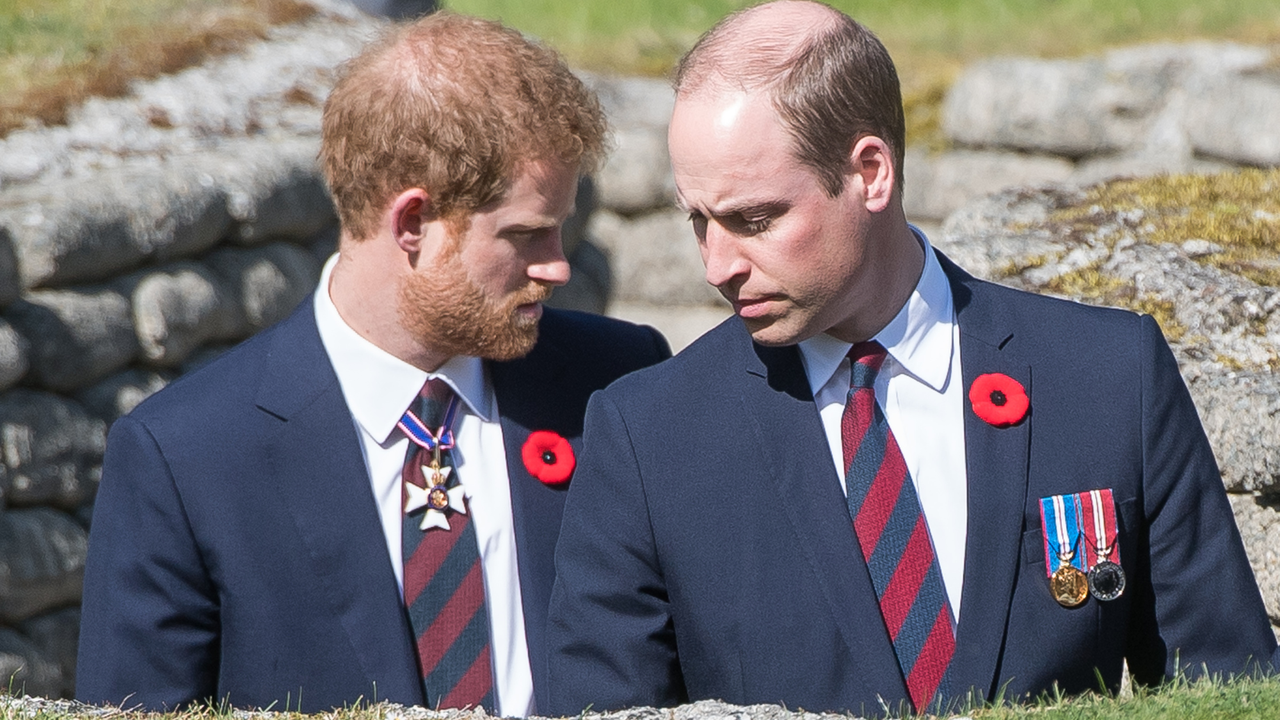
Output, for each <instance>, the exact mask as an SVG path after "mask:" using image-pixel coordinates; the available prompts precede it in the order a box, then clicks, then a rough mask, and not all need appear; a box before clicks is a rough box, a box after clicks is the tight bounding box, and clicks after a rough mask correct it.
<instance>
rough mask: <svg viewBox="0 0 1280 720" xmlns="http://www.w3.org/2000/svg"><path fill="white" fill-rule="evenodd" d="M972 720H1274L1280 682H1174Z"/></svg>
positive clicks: (1279, 707)
mask: <svg viewBox="0 0 1280 720" xmlns="http://www.w3.org/2000/svg"><path fill="white" fill-rule="evenodd" d="M970 717H972V718H973V720H1164V719H1166V718H1168V719H1171V720H1252V719H1254V718H1257V719H1258V720H1272V719H1274V718H1278V717H1280V680H1276V679H1269V680H1252V679H1246V680H1236V681H1233V682H1227V683H1224V682H1215V681H1212V680H1207V679H1206V680H1198V681H1195V682H1185V681H1183V682H1175V683H1171V684H1169V685H1166V686H1164V687H1161V688H1157V689H1146V688H1141V687H1139V688H1137V689H1136V690H1135V691H1134V692H1133V693H1132V694H1130V695H1129V696H1127V697H1121V698H1111V697H1107V696H1104V695H1092V694H1090V695H1082V696H1078V697H1074V698H1055V697H1051V696H1046V697H1043V698H1041V699H1040V700H1039V701H1038V702H1035V703H1029V704H1027V705H1020V706H1008V705H1006V706H1004V707H994V708H984V709H979V710H975V711H974V712H972V713H971V714H970Z"/></svg>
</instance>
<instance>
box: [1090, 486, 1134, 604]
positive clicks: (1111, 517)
mask: <svg viewBox="0 0 1280 720" xmlns="http://www.w3.org/2000/svg"><path fill="white" fill-rule="evenodd" d="M1080 514H1081V516H1082V518H1081V520H1082V523H1081V524H1082V525H1083V526H1084V527H1083V528H1082V530H1083V532H1084V537H1085V547H1086V548H1088V551H1090V552H1091V553H1092V557H1091V558H1087V559H1091V560H1092V563H1090V565H1089V594H1091V595H1093V596H1094V597H1095V598H1097V599H1099V600H1102V601H1104V602H1106V601H1110V600H1115V599H1116V598H1118V597H1120V595H1121V594H1123V593H1124V584H1125V577H1124V569H1123V568H1121V567H1120V564H1119V563H1117V562H1116V560H1119V559H1120V551H1119V550H1118V549H1117V548H1116V536H1117V534H1118V529H1117V525H1116V507H1115V499H1114V498H1113V497H1112V495H1111V490H1110V488H1107V489H1103V490H1090V491H1089V492H1087V493H1080Z"/></svg>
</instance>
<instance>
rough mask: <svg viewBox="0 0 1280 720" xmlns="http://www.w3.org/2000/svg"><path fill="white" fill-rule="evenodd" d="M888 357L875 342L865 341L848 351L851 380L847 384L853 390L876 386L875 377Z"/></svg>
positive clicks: (882, 347) (881, 346) (882, 348)
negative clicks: (851, 369)
mask: <svg viewBox="0 0 1280 720" xmlns="http://www.w3.org/2000/svg"><path fill="white" fill-rule="evenodd" d="M886 357H888V353H887V352H886V351H885V349H884V346H883V345H881V344H880V343H878V342H876V341H875V340H865V341H863V342H860V343H857V344H855V345H854V346H853V347H852V348H850V349H849V361H850V363H851V364H852V365H853V379H852V382H850V383H849V386H850V387H854V388H869V387H873V386H874V385H875V384H876V375H877V374H878V373H879V372H880V367H881V366H882V365H884V359H885V358H886Z"/></svg>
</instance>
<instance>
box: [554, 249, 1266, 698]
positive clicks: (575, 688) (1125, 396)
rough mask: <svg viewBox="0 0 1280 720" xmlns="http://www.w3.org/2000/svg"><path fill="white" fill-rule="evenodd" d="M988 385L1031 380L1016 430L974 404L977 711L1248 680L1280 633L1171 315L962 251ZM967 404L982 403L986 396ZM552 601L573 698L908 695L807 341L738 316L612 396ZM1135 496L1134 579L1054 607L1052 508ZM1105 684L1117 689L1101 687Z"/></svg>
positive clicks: (957, 673) (969, 675) (968, 316)
mask: <svg viewBox="0 0 1280 720" xmlns="http://www.w3.org/2000/svg"><path fill="white" fill-rule="evenodd" d="M941 260H942V264H943V267H944V269H945V270H946V272H947V275H948V278H949V280H950V282H951V289H952V293H953V297H954V299H955V307H956V312H957V317H958V321H959V324H960V347H961V358H962V360H961V365H962V370H963V382H964V386H963V387H964V388H966V391H967V388H968V387H969V386H970V385H971V384H972V383H973V380H974V378H975V377H977V376H978V375H980V374H983V373H1004V374H1005V375H1008V376H1010V377H1013V378H1015V379H1016V380H1018V382H1020V383H1022V385H1023V386H1024V387H1025V388H1026V390H1027V393H1028V395H1029V397H1030V399H1031V408H1030V411H1029V413H1028V415H1027V416H1026V418H1025V419H1024V420H1023V421H1022V422H1021V423H1020V424H1018V425H1015V426H1013V427H1008V428H1004V429H1000V428H996V427H993V426H991V425H988V424H987V423H985V422H984V421H982V420H981V419H979V418H978V417H977V416H975V415H974V414H973V412H972V410H971V409H970V408H968V407H966V410H965V420H964V433H965V456H966V468H967V472H968V513H969V514H968V531H967V540H966V548H965V569H964V585H963V592H962V599H961V607H960V620H959V625H958V627H957V637H956V651H955V656H954V660H953V665H952V688H953V690H955V691H957V692H956V693H955V695H962V694H965V693H966V692H967V691H969V690H972V691H974V693H975V695H974V697H975V698H976V699H979V700H980V699H983V698H987V699H990V698H993V697H994V696H995V694H996V693H997V692H998V691H1000V690H1001V689H1003V690H1004V691H1005V697H1009V698H1012V697H1019V696H1023V695H1025V694H1028V693H1032V694H1036V693H1039V692H1041V691H1044V690H1048V689H1050V688H1051V687H1052V686H1053V684H1054V683H1057V686H1058V687H1059V688H1061V689H1062V690H1064V691H1066V692H1078V691H1083V690H1088V689H1097V688H1098V687H1099V680H1098V677H1099V676H1100V678H1101V681H1102V682H1103V683H1104V684H1105V685H1106V686H1107V687H1108V688H1110V689H1112V690H1115V689H1118V687H1119V683H1120V678H1121V664H1122V660H1124V659H1126V658H1127V660H1128V663H1129V669H1130V671H1131V672H1132V674H1133V676H1134V678H1135V679H1137V680H1139V681H1142V682H1156V681H1159V680H1160V679H1161V678H1163V677H1165V676H1167V675H1169V674H1170V673H1172V672H1174V669H1175V658H1178V657H1179V654H1180V661H1181V664H1182V665H1183V666H1187V665H1190V666H1192V668H1191V669H1192V671H1193V672H1195V671H1196V670H1198V669H1199V668H1200V667H1201V664H1202V663H1203V664H1204V666H1206V667H1207V668H1208V669H1209V670H1211V671H1225V672H1240V671H1243V670H1245V668H1246V666H1247V665H1248V664H1249V663H1250V661H1251V660H1252V661H1262V662H1263V663H1266V662H1267V661H1270V660H1271V657H1272V653H1273V652H1274V651H1275V648H1276V642H1275V639H1274V638H1273V636H1272V633H1271V629H1270V627H1269V624H1268V621H1267V616H1266V614H1265V612H1264V608H1263V604H1262V600H1261V597H1260V594H1259V592H1258V588H1257V585H1256V583H1255V581H1254V578H1253V574H1252V572H1251V570H1250V567H1249V563H1248V562H1247V560H1246V557H1245V554H1244V550H1243V546H1242V544H1241V541H1240V536H1239V533H1238V531H1237V529H1236V526H1235V522H1234V519H1233V516H1232V512H1231V508H1230V506H1229V504H1228V502H1227V499H1226V496H1225V493H1224V492H1223V488H1222V484H1221V480H1220V477H1219V473H1218V469H1217V466H1216V464H1215V462H1214V459H1213V455H1212V453H1211V451H1210V448H1209V444H1208V441H1207V440H1206V438H1205V435H1204V432H1203V430H1202V429H1201V426H1200V422H1199V420H1198V418H1197V415H1196V410H1195V408H1194V406H1193V405H1192V402H1191V398H1190V396H1189V395H1188V393H1187V390H1186V387H1185V385H1184V384H1183V382H1182V379H1181V377H1180V375H1179V373H1178V368H1177V365H1176V364H1175V362H1174V358H1173V355H1172V354H1171V353H1170V351H1169V348H1168V346H1167V345H1166V343H1165V342H1164V339H1163V337H1162V336H1161V334H1160V330H1159V328H1158V327H1157V325H1156V323H1155V322H1154V321H1153V320H1152V319H1151V318H1150V317H1145V316H1138V315H1135V314H1133V313H1129V312H1124V311H1118V310H1110V309H1101V308H1094V307H1087V306H1084V305H1078V304H1075V303H1070V302H1064V301H1061V300H1055V299H1051V298H1046V297H1041V296H1036V295H1031V294H1028V293H1023V292H1019V291H1016V290H1012V289H1009V288H1005V287H1001V286H998V285H993V284H990V283H986V282H982V281H979V280H975V279H974V278H972V277H970V276H968V275H967V274H965V273H964V272H963V271H961V270H959V269H958V268H956V267H955V266H954V265H952V264H951V263H950V262H949V261H947V260H946V259H945V258H941ZM967 405H968V403H967V402H966V406H967ZM585 441H586V451H585V452H584V454H583V456H582V457H581V459H580V464H579V468H578V477H577V481H576V482H575V484H574V487H573V489H572V491H571V492H570V493H569V498H568V503H567V505H566V508H565V515H564V526H563V528H562V529H561V535H560V543H559V547H558V549H557V555H556V570H557V573H558V576H557V580H556V587H555V590H554V591H553V594H552V601H551V652H552V657H551V670H550V672H551V674H550V691H551V704H550V706H549V707H547V708H546V709H547V710H549V711H550V712H552V713H555V714H562V715H571V714H575V713H577V712H579V711H581V710H582V709H583V708H584V707H585V706H587V705H589V704H590V705H593V706H594V708H593V709H595V710H600V711H602V710H608V709H613V708H619V707H625V706H636V705H654V706H669V705H673V704H677V703H681V702H685V701H691V700H699V699H706V698H715V699H722V700H725V701H728V702H732V703H737V704H743V705H749V704H753V703H782V704H785V705H787V706H788V707H791V708H797V707H799V708H804V709H806V710H811V711H851V712H854V713H858V714H862V713H869V714H878V713H880V712H883V710H884V709H886V708H887V709H896V708H898V707H899V706H900V705H899V704H900V703H901V702H904V701H906V700H907V698H908V695H907V693H906V688H905V685H904V682H903V678H902V674H901V672H900V670H899V668H898V664H897V661H896V658H895V655H894V652H893V648H892V645H891V643H890V640H889V636H888V633H887V631H886V629H885V625H884V622H883V620H882V618H881V615H880V611H879V607H878V605H877V601H876V595H875V592H874V590H873V587H872V584H871V578H870V575H869V574H868V571H867V567H866V564H865V563H864V561H863V559H862V554H861V552H860V551H859V549H858V545H857V539H856V536H855V534H854V531H853V527H852V523H851V521H850V518H849V513H848V510H847V506H846V503H845V498H844V495H843V493H842V491H841V487H840V482H839V479H838V476H837V474H836V470H835V467H834V466H833V465H832V461H831V452H830V450H829V449H828V446H827V441H826V437H825V435H824V433H823V429H822V424H821V420H820V418H819V415H818V411H817V409H816V407H815V405H814V402H813V397H812V394H811V393H810V390H809V384H808V382H807V380H806V377H805V373H804V369H803V366H802V364H801V360H800V356H799V352H798V350H797V349H796V348H795V347H794V346H791V347H781V348H766V347H761V346H759V345H755V344H753V343H752V342H751V339H750V336H749V335H748V334H747V332H746V330H745V328H744V327H743V325H742V324H741V322H740V321H739V320H737V319H736V318H731V319H730V320H728V321H726V322H725V323H724V324H723V325H721V326H720V327H718V328H717V329H715V330H713V331H712V332H711V333H709V334H708V335H706V336H704V337H703V338H702V339H701V340H700V341H698V342H696V343H695V344H693V345H692V346H690V347H689V348H687V349H686V350H685V351H683V352H682V353H681V354H680V355H678V356H677V357H676V358H675V359H673V360H671V361H670V362H667V363H664V364H662V365H660V366H657V367H654V368H650V369H648V370H645V371H641V372H639V373H636V374H634V375H631V376H629V377H627V378H625V379H623V380H621V381H619V382H618V383H615V384H614V385H613V386H611V387H610V388H609V389H608V390H606V391H604V392H601V393H598V394H597V395H596V396H595V397H594V398H593V399H592V400H591V403H590V405H589V407H588V410H587V419H586V436H585ZM1095 488H1111V489H1112V490H1113V491H1114V497H1115V501H1116V505H1117V509H1118V515H1119V534H1120V540H1119V546H1120V558H1121V564H1122V566H1123V568H1124V571H1125V572H1126V573H1127V576H1128V587H1127V589H1126V590H1125V591H1124V594H1123V595H1122V596H1121V597H1120V598H1119V599H1117V600H1114V601H1111V602H1100V601H1098V600H1096V599H1093V598H1090V599H1088V600H1087V601H1086V602H1085V603H1084V604H1083V605H1081V606H1080V607H1077V608H1073V609H1068V608H1065V607H1062V606H1061V605H1059V604H1058V603H1056V602H1055V601H1054V600H1053V598H1052V596H1051V595H1050V592H1049V584H1048V580H1047V578H1046V573H1045V567H1044V549H1043V545H1042V535H1041V521H1040V510H1039V505H1038V501H1039V499H1040V498H1041V497H1046V496H1049V495H1057V494H1062V493H1075V492H1081V491H1087V490H1091V489H1095ZM1095 672H1096V673H1097V674H1098V675H1095Z"/></svg>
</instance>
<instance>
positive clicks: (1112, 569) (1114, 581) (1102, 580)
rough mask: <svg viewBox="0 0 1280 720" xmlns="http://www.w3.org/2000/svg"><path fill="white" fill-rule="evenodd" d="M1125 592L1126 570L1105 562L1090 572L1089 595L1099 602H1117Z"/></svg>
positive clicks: (1107, 561)
mask: <svg viewBox="0 0 1280 720" xmlns="http://www.w3.org/2000/svg"><path fill="white" fill-rule="evenodd" d="M1123 592H1124V570H1122V569H1121V568H1120V566H1119V565H1117V564H1115V563H1113V562H1111V561H1110V560H1103V561H1101V562H1099V563H1098V564H1097V565H1094V566H1093V568H1092V569H1090V570H1089V594H1090V595H1093V596H1094V597H1096V598H1098V599H1099V600H1103V601H1106V600H1115V599H1116V598H1118V597H1120V595H1121V594H1122V593H1123Z"/></svg>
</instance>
